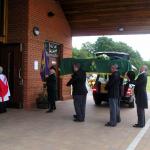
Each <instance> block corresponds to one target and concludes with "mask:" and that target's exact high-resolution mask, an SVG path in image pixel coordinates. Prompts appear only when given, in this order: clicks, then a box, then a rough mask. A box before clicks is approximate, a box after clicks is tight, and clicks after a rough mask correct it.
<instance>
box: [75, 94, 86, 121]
mask: <svg viewBox="0 0 150 150" xmlns="http://www.w3.org/2000/svg"><path fill="white" fill-rule="evenodd" d="M73 100H74V108H75V112H76V115H77V119H79V120H81V121H83V120H84V119H85V109H86V95H73Z"/></svg>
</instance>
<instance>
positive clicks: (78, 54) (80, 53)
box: [73, 48, 93, 58]
mask: <svg viewBox="0 0 150 150" xmlns="http://www.w3.org/2000/svg"><path fill="white" fill-rule="evenodd" d="M92 57H93V54H92V53H90V52H89V51H88V50H86V49H80V50H78V49H76V48H73V58H92Z"/></svg>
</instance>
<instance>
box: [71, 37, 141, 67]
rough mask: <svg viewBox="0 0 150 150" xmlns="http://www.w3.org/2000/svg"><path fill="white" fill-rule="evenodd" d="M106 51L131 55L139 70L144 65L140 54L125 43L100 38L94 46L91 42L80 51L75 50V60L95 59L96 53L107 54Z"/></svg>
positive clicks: (132, 62) (132, 61)
mask: <svg viewBox="0 0 150 150" xmlns="http://www.w3.org/2000/svg"><path fill="white" fill-rule="evenodd" d="M106 51H109V52H110V51H115V52H125V53H128V54H129V55H130V61H131V64H132V65H134V66H135V67H136V68H137V69H139V67H140V66H141V65H143V59H142V57H141V56H140V54H139V52H137V51H135V50H133V49H132V47H130V46H128V45H127V44H126V43H123V42H115V41H113V40H112V39H111V38H107V37H99V38H98V39H97V41H96V42H95V43H94V44H92V43H90V42H87V43H84V44H83V45H82V48H81V49H80V50H78V51H77V50H76V49H74V50H73V57H74V58H91V57H95V55H94V53H95V52H106Z"/></svg>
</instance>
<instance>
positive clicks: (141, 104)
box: [133, 65, 148, 128]
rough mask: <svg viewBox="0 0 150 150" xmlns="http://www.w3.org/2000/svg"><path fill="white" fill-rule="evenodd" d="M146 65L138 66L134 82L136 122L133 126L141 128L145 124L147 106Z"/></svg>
mask: <svg viewBox="0 0 150 150" xmlns="http://www.w3.org/2000/svg"><path fill="white" fill-rule="evenodd" d="M147 70H148V69H147V66H145V65H144V66H142V67H141V68H140V74H139V76H138V78H137V79H136V82H135V89H134V92H135V99H136V106H137V116H138V123H137V124H135V125H133V127H137V128H143V127H144V126H145V108H148V98H147V93H146V85H147Z"/></svg>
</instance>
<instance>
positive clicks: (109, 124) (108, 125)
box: [105, 122, 116, 127]
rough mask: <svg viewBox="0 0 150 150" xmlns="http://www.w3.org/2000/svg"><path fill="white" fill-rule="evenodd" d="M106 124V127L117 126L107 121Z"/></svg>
mask: <svg viewBox="0 0 150 150" xmlns="http://www.w3.org/2000/svg"><path fill="white" fill-rule="evenodd" d="M105 126H106V127H116V125H112V124H111V123H110V122H107V123H106V124H105Z"/></svg>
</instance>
